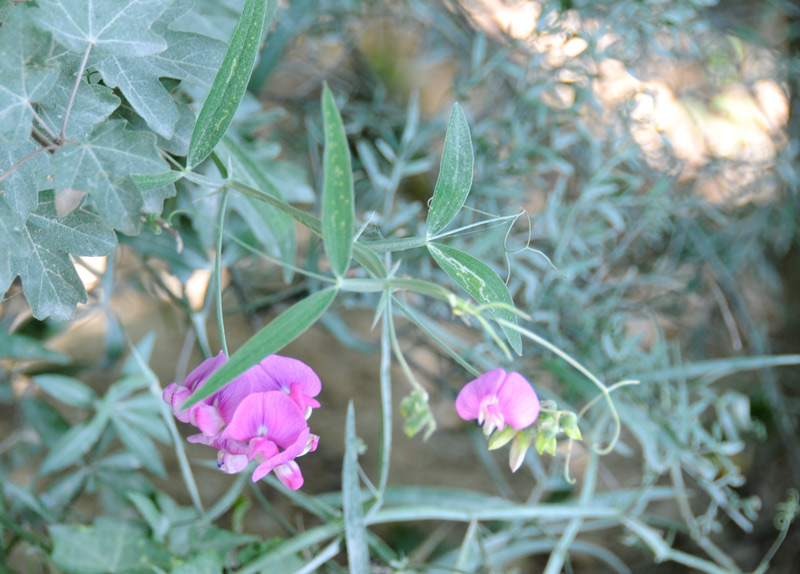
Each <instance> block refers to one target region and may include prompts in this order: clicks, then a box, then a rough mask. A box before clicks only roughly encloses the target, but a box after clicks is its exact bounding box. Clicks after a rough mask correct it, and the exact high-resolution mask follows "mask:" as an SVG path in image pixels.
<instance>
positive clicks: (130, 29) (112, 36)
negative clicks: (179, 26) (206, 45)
mask: <svg viewBox="0 0 800 574" xmlns="http://www.w3.org/2000/svg"><path fill="white" fill-rule="evenodd" d="M37 3H38V5H39V7H40V8H39V10H37V12H36V19H37V21H38V23H39V25H40V26H42V27H43V28H45V29H47V30H50V31H51V32H52V33H53V36H55V38H56V40H58V41H59V42H60V43H61V44H63V45H65V46H66V47H67V48H69V49H70V50H72V51H73V52H77V53H79V54H82V53H84V52H85V51H86V50H87V49H89V47H90V46H91V47H92V48H91V49H93V50H97V51H98V52H100V53H103V54H120V55H125V56H146V55H148V54H155V53H157V52H161V51H163V50H165V49H166V47H167V43H166V42H165V41H164V39H163V38H161V37H159V36H158V35H157V34H155V33H154V32H153V31H152V30H151V29H150V27H151V26H152V24H153V22H154V21H155V20H156V19H157V18H158V17H159V16H160V15H161V13H162V12H163V11H164V9H165V8H166V7H167V5H168V4H169V3H170V0H103V1H102V2H100V1H98V0H38V2H37Z"/></svg>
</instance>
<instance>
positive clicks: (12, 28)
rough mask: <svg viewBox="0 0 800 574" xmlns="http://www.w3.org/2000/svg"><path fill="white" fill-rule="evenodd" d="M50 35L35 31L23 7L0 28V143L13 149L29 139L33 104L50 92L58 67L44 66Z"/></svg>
mask: <svg viewBox="0 0 800 574" xmlns="http://www.w3.org/2000/svg"><path fill="white" fill-rule="evenodd" d="M52 50H53V41H52V39H51V37H50V34H48V33H46V32H42V31H40V30H37V29H36V28H35V27H34V26H33V22H32V21H31V18H30V9H29V8H28V7H27V6H24V5H23V6H17V7H16V8H15V9H14V10H12V11H11V16H10V18H9V19H8V20H7V21H5V22H3V26H2V28H0V54H2V57H0V142H2V143H4V144H6V145H7V146H8V148H9V149H12V150H13V149H15V148H17V147H19V146H20V145H22V144H23V143H25V142H26V141H27V140H28V139H29V138H30V136H31V120H32V119H33V104H34V103H35V102H38V101H39V100H41V99H42V98H43V97H44V96H45V95H46V94H47V92H49V91H50V89H51V88H52V86H53V84H54V83H55V82H56V79H57V78H58V68H57V67H56V66H54V65H52V64H48V63H47V58H48V57H49V56H50V53H51V52H52Z"/></svg>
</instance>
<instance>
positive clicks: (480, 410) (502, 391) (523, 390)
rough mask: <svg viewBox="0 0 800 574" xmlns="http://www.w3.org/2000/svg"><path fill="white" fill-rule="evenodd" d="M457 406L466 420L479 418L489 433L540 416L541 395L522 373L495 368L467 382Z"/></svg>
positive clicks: (523, 425)
mask: <svg viewBox="0 0 800 574" xmlns="http://www.w3.org/2000/svg"><path fill="white" fill-rule="evenodd" d="M456 410H457V411H458V415H459V416H460V417H461V418H462V419H464V420H473V419H478V423H479V424H481V425H483V432H484V434H486V435H489V434H491V433H492V431H493V430H494V429H495V428H497V429H500V430H503V429H504V428H505V426H506V425H507V424H508V425H510V426H511V427H512V428H515V429H517V430H519V429H524V428H527V427H529V426H530V425H532V424H533V422H534V421H535V420H536V417H538V416H539V399H538V398H537V397H536V393H535V392H534V390H533V387H531V385H530V383H529V382H528V381H527V380H526V379H525V377H523V376H522V375H520V374H519V373H513V372H512V373H506V372H505V371H504V370H503V369H493V370H491V371H489V372H487V373H484V374H483V375H481V376H480V377H478V378H477V379H475V380H474V381H472V382H470V383H467V384H466V385H465V386H464V388H463V389H461V392H459V393H458V397H457V398H456Z"/></svg>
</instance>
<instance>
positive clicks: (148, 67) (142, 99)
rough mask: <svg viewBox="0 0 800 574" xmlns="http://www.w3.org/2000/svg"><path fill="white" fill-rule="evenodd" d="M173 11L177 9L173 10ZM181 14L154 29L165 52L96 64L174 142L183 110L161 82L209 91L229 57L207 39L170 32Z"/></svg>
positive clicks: (115, 57)
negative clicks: (178, 82)
mask: <svg viewBox="0 0 800 574" xmlns="http://www.w3.org/2000/svg"><path fill="white" fill-rule="evenodd" d="M171 8H173V7H171ZM177 15H178V14H177V13H176V10H175V9H170V10H168V11H167V12H165V13H164V15H163V16H162V17H161V18H160V19H159V20H158V21H157V22H156V23H155V24H154V25H153V28H154V29H157V30H160V31H162V34H163V37H164V40H166V42H167V47H166V49H165V50H163V51H161V52H158V53H156V54H151V55H147V56H143V57H135V56H130V55H126V54H118V55H111V56H106V57H104V58H102V59H101V60H98V61H97V62H95V64H94V65H95V67H96V68H97V70H98V71H99V72H100V74H101V75H102V76H103V82H104V83H105V84H107V85H108V86H110V87H117V88H119V89H120V91H121V92H122V93H123V95H124V96H125V98H126V99H127V100H128V102H129V103H130V104H131V106H132V107H133V109H134V110H136V113H137V114H139V115H140V116H141V117H142V118H143V119H144V120H145V121H146V122H147V125H148V126H149V127H150V129H152V130H153V131H154V132H156V133H157V134H158V135H159V136H161V137H163V138H165V139H171V138H172V136H173V135H174V128H175V124H176V123H177V122H178V121H179V119H180V110H179V109H178V106H177V105H176V104H175V101H174V100H173V99H172V96H171V95H170V93H169V91H168V90H167V88H165V87H164V85H163V83H162V82H161V81H160V80H159V78H174V79H176V80H185V81H188V82H192V83H194V84H196V85H198V86H201V87H208V86H210V85H211V82H213V81H214V76H215V75H216V73H217V70H218V69H219V66H220V64H221V62H222V59H223V57H224V56H225V49H226V45H225V44H224V43H223V42H220V41H218V40H214V39H212V38H209V37H207V36H201V35H200V34H195V33H192V32H176V31H173V30H169V29H168V25H169V24H170V23H171V21H172V19H174V18H175V17H176V16H177Z"/></svg>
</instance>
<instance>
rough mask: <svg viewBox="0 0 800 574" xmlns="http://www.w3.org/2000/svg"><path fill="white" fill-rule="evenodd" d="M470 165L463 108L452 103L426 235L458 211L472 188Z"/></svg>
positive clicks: (467, 134) (449, 220) (470, 158)
mask: <svg viewBox="0 0 800 574" xmlns="http://www.w3.org/2000/svg"><path fill="white" fill-rule="evenodd" d="M472 164H473V155H472V138H471V137H470V135H469V124H467V118H466V116H465V115H464V110H462V109H461V106H459V105H458V103H455V104H453V110H452V112H450V122H449V123H448V125H447V134H446V135H445V139H444V151H443V152H442V163H441V167H440V168H439V178H438V179H437V180H436V187H435V188H434V189H433V199H432V200H431V209H430V211H429V212H428V220H427V222H428V236H434V235H436V234H438V233H440V232H441V231H442V230H444V228H445V227H447V224H448V223H450V222H451V221H452V220H453V218H454V217H455V216H456V214H457V213H458V212H459V211H460V210H461V207H462V206H463V205H464V202H465V201H466V200H467V195H468V194H469V189H470V187H472Z"/></svg>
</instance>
